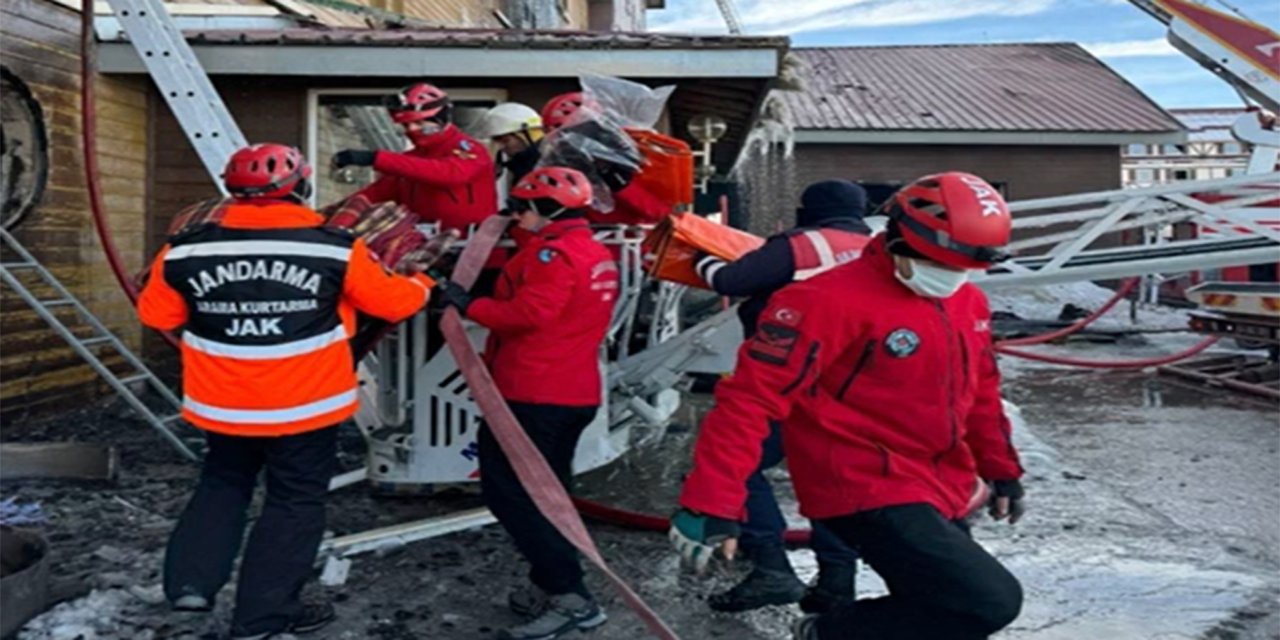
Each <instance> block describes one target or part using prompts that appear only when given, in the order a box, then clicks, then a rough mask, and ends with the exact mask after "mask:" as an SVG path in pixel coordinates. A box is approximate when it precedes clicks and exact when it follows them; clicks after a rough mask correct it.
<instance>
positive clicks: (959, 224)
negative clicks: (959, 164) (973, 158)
mask: <svg viewBox="0 0 1280 640" xmlns="http://www.w3.org/2000/svg"><path fill="white" fill-rule="evenodd" d="M887 212H888V215H889V218H890V219H891V220H893V221H894V222H896V223H897V225H898V229H899V231H900V232H901V233H902V238H903V239H904V240H905V241H906V243H907V245H908V246H910V247H911V248H912V249H914V250H916V251H917V252H919V253H920V254H922V255H924V256H925V257H926V258H929V259H930V260H933V261H934V262H938V263H940V264H943V265H946V266H948V267H953V268H956V269H986V268H987V267H989V266H991V265H992V264H993V263H996V262H1000V261H1001V260H1004V259H1006V258H1007V257H1008V255H1007V254H1005V253H1003V252H1002V251H1001V248H1002V247H1004V246H1005V245H1007V244H1009V237H1010V235H1012V232H1013V228H1012V221H1011V219H1010V217H1009V206H1008V205H1007V204H1005V201H1004V198H1003V197H1001V196H1000V192H999V191H997V190H996V188H995V187H993V186H991V185H990V184H988V183H987V181H986V180H983V179H982V178H979V177H978V176H975V175H973V174H969V173H962V172H959V171H949V172H947V173H939V174H935V175H931V176H925V177H923V178H920V179H919V180H916V181H915V182H913V183H911V184H909V185H907V186H905V187H903V188H902V189H900V190H898V192H897V193H895V194H894V195H893V198H891V199H890V201H889V202H888V203H887Z"/></svg>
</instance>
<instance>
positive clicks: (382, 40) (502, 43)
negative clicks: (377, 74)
mask: <svg viewBox="0 0 1280 640" xmlns="http://www.w3.org/2000/svg"><path fill="white" fill-rule="evenodd" d="M183 34H184V35H186V36H187V40H188V41H190V42H191V43H192V44H197V43H199V44H298V45H307V44H314V45H347V46H352V45H357V46H359V45H366V46H383V47H395V46H408V47H488V48H493V49H777V50H778V52H779V55H781V54H782V52H785V51H786V49H787V46H788V43H789V41H788V39H787V38H784V37H761V36H676V35H668V34H660V33H623V32H617V31H608V32H604V31H560V30H556V31H534V30H518V29H450V28H441V29H421V28H392V29H363V28H325V27H298V28H296V29H271V30H241V29H206V30H186V31H184V32H183Z"/></svg>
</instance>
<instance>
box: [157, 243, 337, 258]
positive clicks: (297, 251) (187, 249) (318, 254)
mask: <svg viewBox="0 0 1280 640" xmlns="http://www.w3.org/2000/svg"><path fill="white" fill-rule="evenodd" d="M254 255H266V256H305V257H308V258H330V259H332V260H341V261H343V262H346V261H347V260H348V259H350V258H351V249H350V248H348V247H337V246H331V245H324V244H317V243H314V242H291V241H288V240H227V241H223V242H203V243H198V244H188V245H180V246H177V247H174V248H172V249H170V250H169V253H167V254H165V257H164V260H165V262H169V261H171V260H183V259H186V258H206V257H210V256H254Z"/></svg>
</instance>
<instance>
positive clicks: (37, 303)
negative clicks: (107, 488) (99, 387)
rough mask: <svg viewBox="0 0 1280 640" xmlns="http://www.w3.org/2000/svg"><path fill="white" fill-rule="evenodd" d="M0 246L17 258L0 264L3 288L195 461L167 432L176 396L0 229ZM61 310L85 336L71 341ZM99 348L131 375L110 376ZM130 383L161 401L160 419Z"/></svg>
mask: <svg viewBox="0 0 1280 640" xmlns="http://www.w3.org/2000/svg"><path fill="white" fill-rule="evenodd" d="M0 241H2V242H3V246H4V247H7V248H8V249H11V250H12V251H13V252H14V253H16V254H17V255H18V257H19V260H18V261H16V262H0V279H2V280H3V281H4V283H5V284H7V285H9V288H11V289H13V290H14V292H15V293H17V294H18V295H19V296H20V297H21V298H22V299H23V300H25V301H26V303H27V304H29V305H31V308H32V309H33V310H34V311H35V312H36V314H37V315H39V316H40V317H41V318H42V319H43V320H44V321H45V322H46V323H48V324H49V326H50V327H52V328H53V330H54V331H55V332H57V333H58V335H60V336H62V338H63V339H64V340H66V341H67V344H69V345H71V348H72V349H73V350H75V352H76V353H77V354H78V355H79V356H80V357H81V358H84V360H85V362H88V363H89V366H90V367H93V369H94V371H97V372H98V375H100V376H102V378H103V379H104V380H106V381H107V384H109V385H111V388H112V389H114V390H115V392H116V393H118V394H120V397H121V398H124V400H125V402H127V403H129V406H131V407H133V409H134V411H137V412H138V415H140V416H142V419H143V420H145V421H146V422H147V424H150V425H151V427H152V428H153V429H155V430H156V431H158V432H159V433H160V435H161V436H163V437H164V438H165V439H166V440H168V441H169V443H170V444H172V445H173V446H174V447H175V448H177V449H178V451H179V452H180V453H181V454H182V455H183V456H184V457H186V458H188V459H190V460H196V459H197V456H196V454H195V453H194V452H193V451H192V450H191V448H190V447H188V446H187V444H186V443H185V442H183V441H182V438H180V437H178V435H177V433H175V432H174V429H173V426H174V425H178V424H181V418H182V415H181V407H182V402H181V401H180V400H179V399H178V397H177V396H175V395H174V393H173V392H172V391H170V390H169V387H167V386H165V384H164V383H163V382H162V381H161V380H160V379H159V378H157V377H156V375H155V374H154V373H152V371H151V370H150V369H148V368H147V366H146V365H145V364H143V362H142V360H141V359H139V358H138V356H136V355H134V354H133V352H132V351H130V350H129V348H128V347H127V346H125V344H124V343H123V342H121V341H120V339H119V338H117V337H116V336H115V335H114V334H112V333H111V331H110V330H109V329H107V327H106V326H105V325H103V324H102V321H101V320H98V319H97V318H96V317H95V316H94V315H93V314H92V313H90V312H89V310H88V309H87V308H85V306H84V304H82V303H81V302H80V301H79V300H77V299H76V298H75V296H73V295H72V294H71V292H70V291H68V290H67V288H66V287H64V286H63V285H62V283H61V282H58V279H57V278H55V277H54V276H53V274H52V273H49V271H48V270H47V269H45V268H44V267H43V266H41V265H40V263H39V262H37V261H36V259H35V257H34V256H32V255H31V253H29V252H28V251H27V250H26V248H24V247H23V246H22V244H21V243H19V242H18V239H17V238H14V237H13V236H12V235H11V234H10V233H9V232H8V231H6V230H4V229H0ZM20 272H31V273H34V274H36V275H37V276H38V277H39V278H40V281H41V282H42V283H43V284H44V285H45V286H47V287H48V288H50V289H52V290H53V291H54V292H55V295H54V297H53V298H41V297H39V296H38V295H36V293H35V292H33V291H32V290H31V288H29V287H27V286H26V285H24V284H23V283H22V281H21V280H20V279H19V277H18V275H17V274H18V273H20ZM66 308H70V309H71V310H73V311H74V312H75V315H76V319H77V320H79V321H80V322H79V323H78V325H79V326H78V327H76V328H84V327H86V326H87V327H89V328H91V329H92V333H91V335H90V336H89V337H87V338H81V337H79V336H77V335H76V333H75V331H74V330H73V327H72V326H68V324H67V323H64V322H63V321H62V320H61V319H60V318H58V316H57V313H56V310H59V309H66ZM104 346H105V347H110V349H112V350H114V351H115V352H116V353H118V354H120V356H121V357H123V358H124V361H125V362H126V363H128V365H129V366H130V367H131V368H132V369H133V371H135V372H136V373H132V374H131V375H126V376H124V377H120V376H117V375H116V374H115V373H114V372H112V371H111V369H110V368H109V367H107V365H106V364H105V363H103V361H102V358H101V357H99V356H98V355H97V354H96V353H95V352H94V349H95V348H96V347H104ZM136 383H146V385H147V386H148V387H150V388H151V389H153V390H154V391H155V392H156V394H157V395H158V396H159V398H160V399H161V400H162V401H163V404H164V410H163V411H164V415H161V414H159V413H157V412H156V411H153V410H152V409H151V408H150V407H148V406H147V404H146V403H145V402H143V401H142V399H141V398H139V397H138V394H136V393H134V391H133V389H131V388H130V385H133V384H136Z"/></svg>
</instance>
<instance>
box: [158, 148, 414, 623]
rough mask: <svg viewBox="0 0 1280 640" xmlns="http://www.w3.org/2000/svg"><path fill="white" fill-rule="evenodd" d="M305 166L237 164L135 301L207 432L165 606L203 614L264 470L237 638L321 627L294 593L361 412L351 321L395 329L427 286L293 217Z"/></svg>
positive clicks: (186, 413)
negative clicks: (368, 318) (214, 209)
mask: <svg viewBox="0 0 1280 640" xmlns="http://www.w3.org/2000/svg"><path fill="white" fill-rule="evenodd" d="M310 176H311V168H310V167H309V166H307V163H306V160H305V159H304V158H303V156H302V154H301V153H300V152H299V151H298V150H297V149H294V148H292V147H287V146H284V145H279V144H259V145H253V146H250V147H246V148H244V149H241V150H239V151H237V152H236V153H234V154H233V155H232V156H231V158H230V160H229V161H228V162H227V167H226V171H225V173H224V174H223V181H224V184H225V186H226V189H227V192H228V193H230V194H231V195H232V197H234V198H235V202H234V203H233V204H232V205H230V206H229V208H228V209H227V212H226V215H225V216H224V217H223V218H222V219H221V221H219V222H218V223H216V224H206V225H200V226H196V227H194V228H192V229H190V230H187V231H184V232H182V233H179V234H178V235H175V236H174V237H172V238H170V239H169V242H168V244H166V245H165V246H164V248H163V249H161V250H160V254H159V255H158V256H156V259H155V261H154V263H153V264H152V267H151V277H150V280H149V281H148V282H147V284H146V287H145V288H144V289H143V290H142V294H141V296H140V297H139V299H138V314H139V316H140V317H141V319H142V322H143V323H144V324H146V325H147V326H149V327H152V328H155V329H159V330H161V331H170V330H175V329H181V330H182V379H183V400H182V417H183V418H185V419H186V420H187V421H188V422H190V423H192V424H194V425H195V426H197V427H199V428H201V429H203V430H205V431H206V432H207V440H208V453H207V455H206V456H205V460H204V468H203V471H202V472H201V475H200V481H199V484H198V485H197V487H196V490H195V494H194V495H192V497H191V501H190V502H189V503H188V504H187V507H186V509H185V510H184V511H183V512H182V516H181V517H180V518H179V520H178V526H177V528H176V529H174V532H173V536H172V537H171V538H170V540H169V546H168V549H167V551H166V553H165V563H164V589H165V595H166V596H167V597H168V599H169V601H170V602H171V603H172V605H173V607H174V608H175V609H178V610H187V611H208V610H210V609H212V608H213V604H214V599H215V597H216V596H217V593H218V591H219V590H220V589H221V588H222V586H223V585H224V584H225V583H226V582H227V580H228V579H229V578H230V576H231V568H232V565H233V564H234V562H235V559H236V556H237V555H238V551H239V549H240V541H241V539H242V538H243V536H244V528H245V523H246V511H247V509H248V507H249V503H250V501H251V500H252V498H253V492H254V486H255V485H256V484H257V478H258V472H259V471H261V470H263V469H265V470H266V477H267V481H266V482H267V495H266V501H265V502H264V503H263V507H262V515H261V516H260V517H259V518H258V520H257V522H256V523H255V524H254V526H253V532H252V534H251V535H250V536H249V542H248V544H247V546H246V547H245V550H244V559H243V562H242V563H241V566H240V577H239V584H238V587H237V589H236V604H235V611H234V613H233V615H232V621H231V622H232V626H231V635H232V637H235V638H265V637H271V636H274V635H276V634H283V633H286V632H293V633H301V632H306V631H311V630H314V629H317V628H319V627H322V626H324V625H325V624H327V623H328V622H329V621H331V620H332V619H333V617H334V613H333V607H331V606H329V605H327V604H325V605H304V604H303V603H301V602H300V600H299V598H298V596H299V592H300V590H301V589H302V586H303V583H304V581H305V580H306V578H307V576H308V575H309V574H310V572H311V567H312V564H313V563H314V561H315V556H316V550H317V549H318V548H319V545H320V539H321V536H322V534H323V533H324V526H325V525H324V522H325V513H324V497H325V494H326V492H327V491H328V487H329V478H330V477H331V476H332V475H333V471H334V462H335V456H336V453H337V451H336V448H337V439H336V436H337V425H338V423H340V422H342V421H343V420H346V419H347V418H349V417H350V416H351V415H352V414H353V413H354V412H355V410H356V405H357V400H356V375H355V370H354V366H353V364H352V359H351V349H350V347H349V346H348V345H347V340H348V338H350V337H351V335H352V333H353V332H354V330H355V316H356V311H357V310H359V311H363V312H365V313H369V314H372V315H375V316H378V317H380V318H384V319H386V320H388V321H392V322H397V321H400V320H402V319H404V318H406V317H408V316H410V315H412V314H413V313H414V312H415V311H417V310H418V309H420V308H421V307H422V306H423V305H424V304H425V303H426V301H427V298H428V291H429V290H430V288H431V286H432V285H433V284H434V283H433V282H432V281H431V280H430V279H429V278H427V277H426V276H423V275H420V274H418V275H414V276H412V277H405V276H400V275H395V274H392V273H389V272H388V271H387V270H386V269H384V268H383V266H382V265H381V264H380V263H378V262H377V261H376V260H375V258H374V257H373V256H372V255H371V254H370V252H369V249H368V248H367V247H366V246H365V244H364V241H363V240H359V239H357V238H355V237H354V236H352V235H350V234H349V233H347V232H345V231H340V230H333V229H327V228H325V227H323V226H322V225H323V223H324V219H323V218H322V217H321V216H320V215H319V214H318V213H316V212H314V211H312V210H310V209H308V208H306V207H305V206H303V205H302V203H303V202H305V201H306V199H307V197H308V196H309V195H310Z"/></svg>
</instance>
